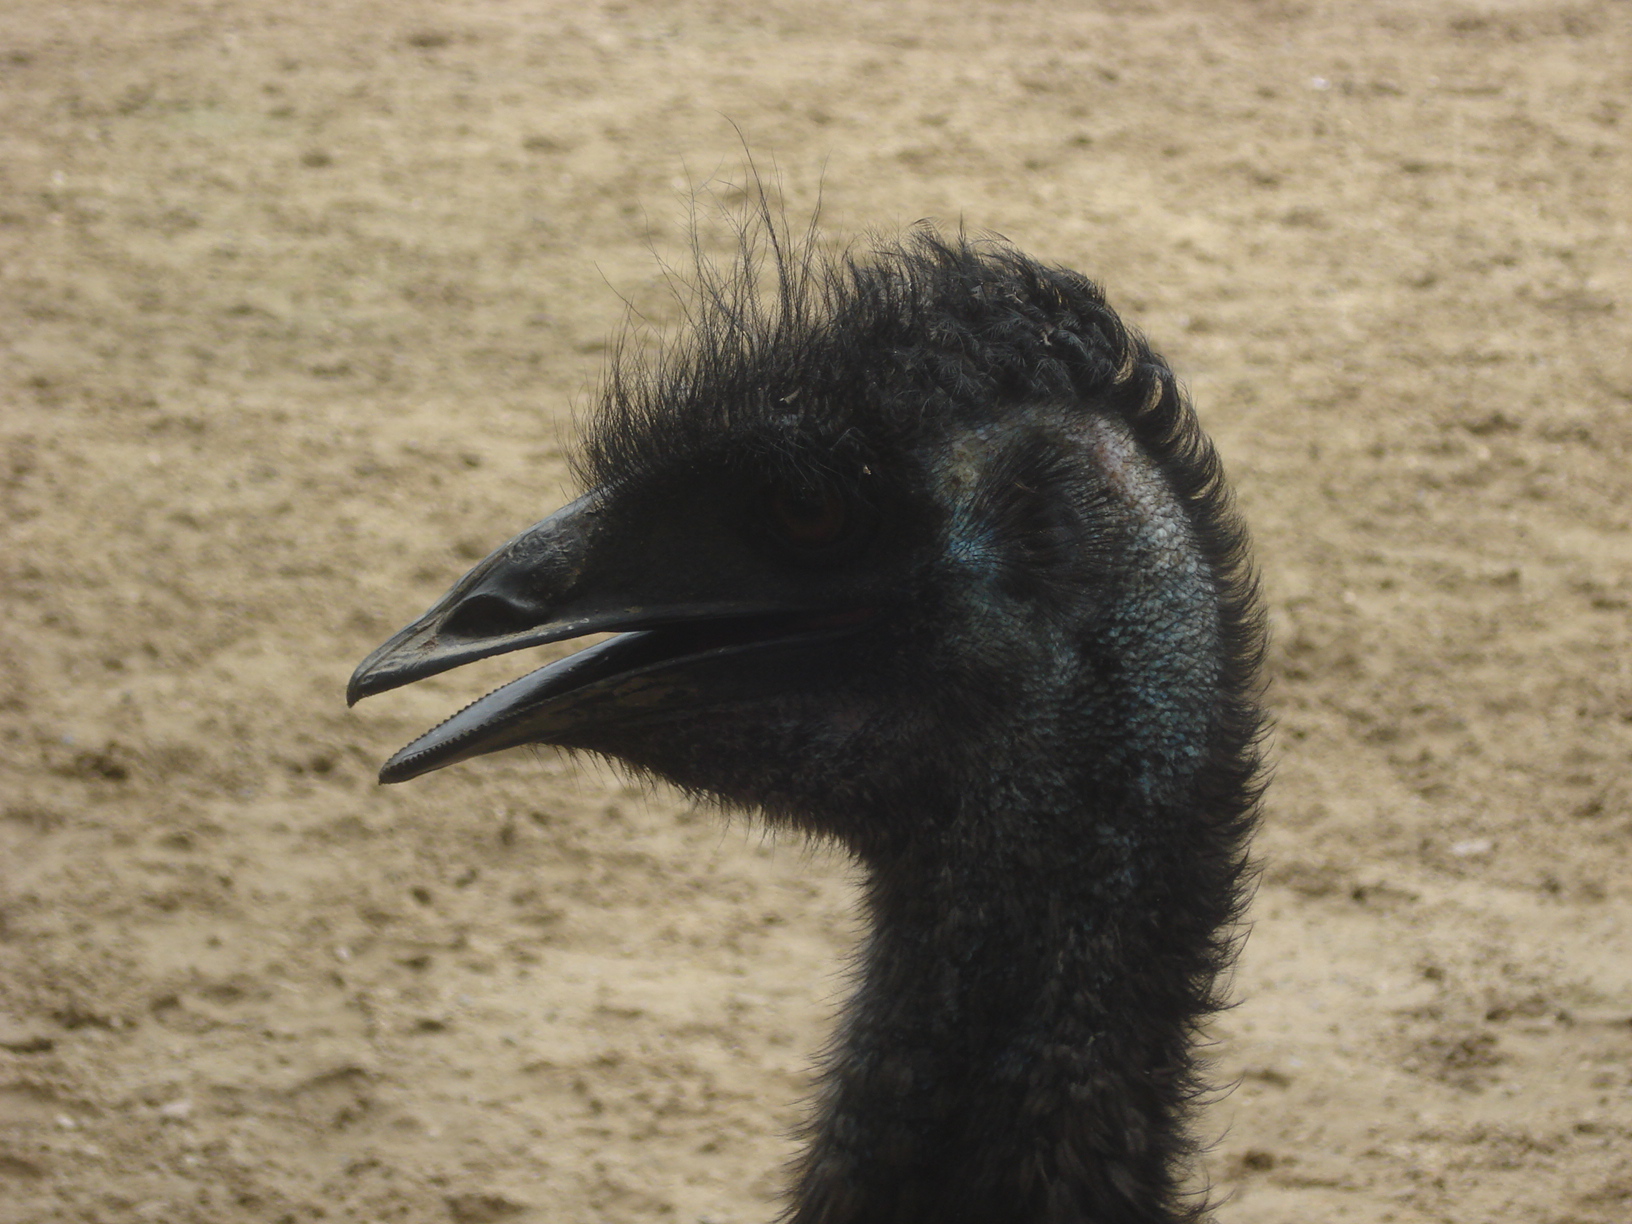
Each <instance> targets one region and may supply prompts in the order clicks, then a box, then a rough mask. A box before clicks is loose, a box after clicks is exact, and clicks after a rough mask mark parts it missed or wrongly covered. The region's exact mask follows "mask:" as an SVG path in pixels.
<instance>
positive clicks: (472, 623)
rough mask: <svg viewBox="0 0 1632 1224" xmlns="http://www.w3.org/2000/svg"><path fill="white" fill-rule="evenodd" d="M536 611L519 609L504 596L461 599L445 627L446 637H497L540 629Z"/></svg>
mask: <svg viewBox="0 0 1632 1224" xmlns="http://www.w3.org/2000/svg"><path fill="white" fill-rule="evenodd" d="M538 622H539V617H538V615H537V613H536V611H533V610H529V609H525V608H519V607H517V606H516V605H515V604H513V603H511V602H510V601H509V600H508V599H505V598H504V597H503V596H502V595H490V594H486V593H478V594H475V595H470V596H467V597H466V598H465V599H463V600H461V601H460V603H459V606H458V607H457V608H455V609H454V610H453V611H452V612H451V613H449V614H448V619H447V620H446V621H444V622H443V624H442V635H441V636H444V637H459V638H494V637H508V636H509V635H510V634H512V633H525V632H526V631H527V630H529V629H534V628H537V626H538Z"/></svg>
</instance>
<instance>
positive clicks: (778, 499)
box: [767, 486, 850, 549]
mask: <svg viewBox="0 0 1632 1224" xmlns="http://www.w3.org/2000/svg"><path fill="white" fill-rule="evenodd" d="M767 501H768V508H769V510H770V512H771V523H772V525H773V526H774V527H775V528H776V532H777V534H778V535H779V536H780V537H781V538H782V539H783V540H784V541H786V542H787V543H789V544H792V545H794V546H795V547H797V548H811V549H815V548H826V547H828V546H829V545H831V544H837V543H838V542H839V541H840V540H842V539H844V537H845V533H846V531H847V529H848V528H849V526H850V507H849V506H848V505H847V504H846V503H845V500H844V498H842V497H840V496H839V495H838V494H837V493H835V492H834V491H833V490H832V489H828V488H814V487H810V486H801V487H797V488H787V487H784V488H779V489H773V490H772V491H771V494H770V496H769V498H768V499H767Z"/></svg>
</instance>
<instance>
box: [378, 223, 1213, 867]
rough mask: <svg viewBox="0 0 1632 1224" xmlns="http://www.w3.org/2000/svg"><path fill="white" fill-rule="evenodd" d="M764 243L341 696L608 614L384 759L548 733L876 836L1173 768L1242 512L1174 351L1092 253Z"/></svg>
mask: <svg viewBox="0 0 1632 1224" xmlns="http://www.w3.org/2000/svg"><path fill="white" fill-rule="evenodd" d="M750 255H751V252H750ZM772 257H773V260H774V271H775V273H776V276H777V280H778V283H779V292H778V293H776V294H774V295H771V296H769V297H768V298H767V297H762V296H760V295H759V294H758V293H756V291H755V283H756V279H757V277H756V271H757V270H756V267H755V263H754V261H753V259H752V258H745V259H744V261H743V264H742V266H741V267H739V268H738V269H737V270H736V271H735V272H733V273H731V274H729V275H727V276H723V277H722V276H715V277H712V278H709V277H705V280H704V284H703V291H702V293H701V295H700V298H699V305H698V308H697V309H696V311H695V312H694V317H693V320H692V322H693V327H692V329H691V331H690V333H689V334H688V336H687V337H686V338H685V339H684V340H683V341H682V342H681V343H680V344H679V345H678V346H677V347H676V348H674V349H673V350H671V351H670V352H669V353H668V354H667V355H666V356H665V357H664V358H663V359H662V360H660V361H658V362H657V363H655V365H653V366H652V367H650V368H645V367H633V366H631V365H630V364H629V363H628V362H624V361H620V362H619V363H618V367H617V368H616V369H615V370H614V373H613V377H612V379H611V382H610V386H609V388H608V390H607V392H606V396H605V399H604V401H603V403H602V404H601V406H600V409H599V411H598V413H597V414H596V416H595V418H594V420H593V422H592V426H591V430H590V432H589V436H588V439H587V442H586V445H585V448H584V450H583V452H582V454H581V455H580V457H579V461H578V467H579V472H580V475H581V476H582V477H583V478H584V480H585V483H586V485H587V486H588V490H587V492H585V493H584V495H583V496H581V497H580V498H579V499H578V500H576V501H574V502H573V503H571V504H570V505H568V506H567V507H565V508H564V509H562V510H560V511H559V512H557V513H556V514H554V515H553V516H551V517H550V518H548V519H545V520H544V521H543V522H541V523H539V524H538V525H536V526H534V527H532V528H530V529H529V530H527V531H524V532H523V533H522V534H520V535H518V536H516V537H515V538H514V539H512V540H511V541H510V542H509V543H507V544H505V545H503V546H502V547H500V548H499V549H498V550H497V551H496V552H494V553H493V554H492V555H491V556H489V557H488V558H487V559H486V560H484V561H483V562H481V563H480V564H479V565H477V566H476V567H475V568H474V569H473V570H471V572H470V573H469V574H467V575H466V576H465V577H464V578H463V579H461V580H460V581H459V582H458V583H457V584H456V585H455V586H454V587H453V589H452V590H451V591H449V593H448V594H447V595H446V596H444V597H443V598H442V599H441V600H440V601H439V602H438V603H437V604H436V605H435V606H434V607H432V608H431V609H430V611H428V612H427V613H426V614H425V615H424V616H422V617H421V618H420V619H419V620H417V621H415V622H414V623H413V624H412V625H410V626H408V627H407V628H406V629H404V630H403V631H402V632H401V633H399V634H397V635H396V636H395V637H393V638H392V639H391V640H390V641H388V642H386V643H385V644H384V645H382V646H381V647H380V648H379V649H378V650H376V651H375V652H374V653H373V654H371V655H370V656H369V657H368V658H367V659H366V660H365V661H364V662H363V663H362V665H361V666H359V668H358V669H357V671H356V673H355V675H354V676H353V677H352V681H351V686H350V690H349V696H350V699H351V700H352V701H356V700H357V699H359V698H361V697H365V696H369V695H372V694H374V693H379V692H383V691H385V690H388V689H391V688H394V687H397V686H399V685H403V684H408V683H411V682H412V681H414V680H418V679H420V678H422V677H425V676H429V675H433V674H435V673H437V672H441V671H444V670H447V669H449V668H453V667H457V666H459V665H460V664H462V663H465V662H468V661H470V660H473V659H477V658H482V657H485V656H489V655H494V654H499V653H503V652H506V651H512V650H519V649H521V648H523V647H527V646H533V645H537V644H540V643H545V642H551V641H556V640H561V639H566V638H573V637H578V636H581V635H585V634H591V633H600V632H606V631H615V632H616V633H617V635H618V636H615V637H613V638H611V639H610V640H607V641H604V642H602V643H600V644H599V645H596V646H593V647H590V648H588V649H586V650H583V651H581V652H579V653H578V654H575V655H572V656H570V657H568V658H566V659H564V660H561V661H559V662H556V663H553V664H551V665H549V666H547V667H544V668H542V669H541V670H539V671H535V672H533V673H532V674H530V675H527V676H525V677H523V678H522V679H519V680H516V681H514V682H513V683H511V684H508V685H506V686H505V687H503V688H500V689H499V690H497V691H496V692H493V693H490V694H489V695H487V696H486V697H483V698H481V699H480V700H478V701H476V702H475V703H474V704H472V705H471V706H469V707H467V708H466V709H464V710H463V711H461V712H460V713H458V714H456V715H454V716H453V717H452V718H450V719H448V720H447V721H446V722H444V723H443V724H442V725H441V726H439V727H437V728H435V729H434V730H432V731H430V732H428V733H427V734H425V735H424V736H421V737H420V738H419V739H418V740H416V741H414V742H413V743H412V744H410V745H408V746H407V747H406V748H404V749H402V750H401V751H400V752H398V753H397V754H396V755H395V756H393V757H392V758H391V759H390V760H389V761H388V762H387V763H386V765H385V767H384V768H383V770H382V771H381V775H380V776H381V779H382V780H383V781H387V782H397V781H403V780H406V779H409V778H412V777H415V776H418V775H420V774H423V773H425V772H427V771H429V770H433V769H438V768H441V767H442V766H444V765H449V764H452V763H454V762H456V761H462V760H465V759H467V758H470V757H474V756H478V755H481V754H483V753H488V752H494V751H497V750H499V749H502V748H509V747H514V746H517V745H523V744H554V745H560V746H563V747H566V748H569V749H580V750H587V751H590V752H594V753H599V754H603V755H605V756H608V757H612V758H616V759H618V760H621V761H623V762H626V763H628V764H630V765H632V766H634V767H636V768H638V769H641V770H644V771H649V772H651V773H653V774H656V775H658V776H660V777H662V778H665V779H667V780H669V781H671V782H673V783H675V784H677V785H679V786H681V787H683V788H685V789H687V790H688V791H692V792H697V793H702V794H707V795H709V796H712V797H715V798H716V799H719V800H722V801H724V802H726V803H728V804H731V805H741V806H754V807H759V808H761V809H763V810H764V811H765V812H766V813H767V814H768V815H769V816H770V817H771V818H773V819H786V820H789V821H792V822H794V823H797V824H798V825H800V826H801V827H803V828H806V829H808V830H810V831H813V832H817V833H820V834H826V835H831V836H836V837H838V838H840V839H842V840H843V841H845V842H846V843H848V844H850V845H851V846H852V847H854V848H855V849H857V850H858V852H861V853H863V854H866V853H867V852H868V851H869V850H870V849H871V850H878V849H880V848H882V847H883V846H884V845H887V844H891V843H894V842H897V841H898V840H899V839H900V838H902V837H909V836H911V834H912V828H911V827H910V825H911V823H912V822H914V821H919V822H921V821H922V820H923V819H926V817H925V816H924V815H923V813H925V812H930V811H933V812H938V813H942V814H944V817H945V818H946V819H951V818H953V814H955V813H957V812H959V811H961V810H963V809H964V808H965V807H967V804H966V802H965V801H966V799H967V796H969V795H970V794H973V793H977V792H978V793H981V794H983V795H987V796H990V795H991V792H992V790H993V788H994V786H995V787H998V788H1000V789H1001V788H1003V787H1008V788H1009V789H1011V790H1016V791H1020V790H1024V789H1025V788H1026V787H1027V786H1030V785H1033V784H1035V783H1036V782H1037V781H1038V779H1039V778H1041V779H1045V780H1048V779H1052V780H1053V781H1055V782H1057V783H1059V784H1060V785H1069V786H1073V787H1078V788H1082V787H1087V788H1102V789H1105V790H1107V791H1109V790H1116V791H1117V792H1118V793H1127V794H1143V795H1146V796H1149V795H1151V794H1155V793H1158V792H1162V791H1164V790H1172V789H1174V788H1178V789H1181V790H1182V789H1183V788H1184V787H1185V786H1186V785H1188V780H1189V779H1191V778H1192V777H1193V775H1194V774H1195V770H1196V767H1197V764H1198V762H1200V761H1201V760H1202V759H1203V758H1205V757H1206V756H1207V755H1208V753H1209V751H1210V744H1211V743H1212V742H1213V741H1214V740H1215V739H1216V736H1215V734H1214V731H1215V727H1216V724H1217V723H1218V721H1219V718H1220V716H1221V713H1220V705H1219V699H1218V697H1217V694H1218V690H1219V685H1220V683H1221V680H1227V679H1228V677H1227V676H1226V675H1225V673H1227V672H1229V671H1230V670H1231V668H1232V663H1231V660H1230V658H1229V652H1228V650H1227V649H1225V647H1224V645H1223V644H1221V635H1225V636H1227V630H1228V628H1229V626H1228V625H1227V624H1226V623H1225V622H1227V621H1229V620H1230V618H1231V617H1232V616H1235V615H1236V612H1237V611H1238V609H1236V610H1233V611H1232V609H1231V607H1230V606H1228V601H1227V600H1226V602H1225V604H1224V605H1222V606H1221V604H1220V598H1221V592H1222V591H1224V590H1225V588H1226V586H1227V583H1226V581H1225V579H1226V578H1227V577H1228V575H1229V572H1230V570H1231V567H1232V566H1235V565H1237V554H1238V552H1239V548H1240V540H1239V532H1238V530H1237V529H1236V528H1235V527H1234V526H1233V519H1232V518H1231V516H1230V515H1229V513H1228V509H1227V506H1226V505H1225V503H1224V501H1223V498H1224V494H1223V492H1222V489H1221V486H1220V482H1219V479H1218V473H1217V466H1216V461H1215V460H1214V459H1213V456H1212V452H1211V449H1210V447H1209V446H1208V444H1207V443H1206V440H1205V438H1204V437H1203V436H1202V435H1201V434H1200V432H1199V430H1198V429H1197V428H1196V427H1195V424H1194V419H1193V417H1192V416H1191V414H1190V411H1189V409H1188V407H1187V406H1186V405H1185V404H1184V401H1183V399H1182V397H1181V396H1180V395H1179V394H1178V391H1177V389H1176V387H1175V385H1174V381H1173V377H1172V375H1171V373H1170V372H1169V371H1168V369H1167V367H1166V366H1165V365H1164V364H1162V362H1161V360H1160V359H1159V358H1157V357H1155V356H1154V355H1153V354H1152V353H1151V352H1150V351H1149V350H1148V348H1146V346H1145V345H1144V344H1143V342H1142V341H1141V340H1140V339H1139V338H1138V337H1136V336H1134V335H1131V334H1130V333H1129V332H1128V331H1127V330H1126V329H1125V328H1124V327H1123V326H1122V324H1121V323H1120V321H1119V320H1118V319H1117V317H1116V315H1115V314H1114V313H1113V312H1112V311H1111V310H1110V309H1109V307H1107V306H1106V304H1105V301H1104V298H1103V295H1102V294H1101V292H1100V291H1099V290H1098V289H1097V287H1095V286H1094V285H1093V284H1092V283H1090V282H1089V281H1087V280H1085V279H1084V278H1082V277H1080V276H1078V275H1076V274H1075V273H1071V272H1068V271H1064V270H1061V269H1051V268H1046V267H1043V266H1041V265H1039V264H1037V263H1035V262H1033V261H1031V260H1029V259H1027V258H1026V257H1024V256H1023V255H1021V254H1019V253H1018V252H1016V251H1014V250H1013V249H1011V248H1009V247H1007V246H1004V245H1002V244H999V243H979V244H977V243H972V242H966V241H964V240H961V239H959V240H945V239H942V238H940V237H937V236H935V235H934V234H931V233H929V232H927V231H919V232H916V233H915V234H914V235H912V236H911V237H910V238H909V239H908V240H907V241H905V242H904V243H903V244H901V245H899V246H895V247H891V248H888V249H885V250H883V251H880V252H877V253H875V254H873V255H872V256H870V257H868V258H866V259H864V260H861V259H849V258H845V259H841V260H837V261H833V262H827V261H823V260H821V259H819V258H817V257H815V256H814V255H811V254H808V253H804V254H799V253H795V254H787V253H785V251H784V249H783V248H782V247H780V246H777V245H776V244H774V243H773V244H772ZM1221 618H1222V619H1221ZM1237 619H1239V618H1238V617H1237ZM1237 670H1240V669H1237ZM1226 687H1227V685H1226Z"/></svg>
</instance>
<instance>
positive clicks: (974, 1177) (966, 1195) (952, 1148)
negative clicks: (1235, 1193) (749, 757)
mask: <svg viewBox="0 0 1632 1224" xmlns="http://www.w3.org/2000/svg"><path fill="white" fill-rule="evenodd" d="M1028 806H1029V807H1030V810H1029V811H1027V812H1025V813H1022V814H1015V813H1010V814H1008V816H1007V818H1006V819H1003V820H991V819H982V820H978V821H975V820H969V821H963V820H955V821H952V822H949V823H946V824H943V825H942V826H940V827H939V828H938V829H937V831H936V833H935V835H934V836H932V837H927V838H924V839H923V840H921V841H919V842H917V843H915V844H914V845H913V846H912V847H910V848H908V849H906V850H905V851H903V852H902V853H900V854H899V855H897V856H894V857H892V858H890V859H889V860H888V861H883V862H879V863H876V864H874V865H873V866H872V869H871V872H870V876H869V880H868V897H867V900H868V908H869V911H870V916H871V919H872V922H873V927H872V932H871V935H870V938H869V941H868V945H867V947H866V949H865V952H864V954H863V965H862V973H863V978H862V983H861V986H860V989H859V990H858V991H857V993H856V996H855V997H854V999H853V1000H852V1002H851V1005H850V1011H849V1014H848V1016H847V1017H846V1023H845V1025H844V1027H843V1029H842V1031H841V1034H840V1038H839V1045H838V1047H837V1049H836V1051H835V1054H834V1056H833V1058H832V1060H831V1062H830V1065H829V1068H828V1075H827V1083H826V1088H825V1092H824V1095H823V1103H822V1112H821V1115H820V1117H819V1118H818V1119H817V1120H816V1122H815V1123H814V1125H813V1127H812V1132H813V1134H812V1140H813V1141H812V1145H811V1148H810V1150H809V1152H808V1153H807V1155H806V1157H805V1160H804V1162H803V1167H802V1169H801V1176H800V1180H799V1184H798V1187H797V1192H796V1193H797V1198H796V1205H795V1208H794V1210H793V1212H792V1215H791V1219H792V1220H793V1221H795V1222H796V1224H840V1222H843V1224H908V1222H909V1221H911V1222H914V1224H928V1222H930V1221H934V1222H936V1224H959V1222H968V1224H976V1222H980V1224H1036V1222H1042V1221H1048V1222H1050V1224H1065V1222H1067V1221H1083V1222H1086V1221H1096V1222H1107V1221H1147V1222H1152V1224H1154V1222H1158V1221H1174V1220H1179V1219H1183V1218H1186V1214H1187V1213H1186V1212H1185V1211H1184V1210H1183V1209H1182V1207H1181V1206H1179V1205H1178V1191H1177V1186H1176V1182H1177V1180H1178V1178H1179V1177H1180V1176H1181V1175H1182V1172H1183V1170H1182V1168H1181V1167H1179V1166H1180V1165H1181V1164H1182V1159H1181V1158H1182V1156H1183V1155H1184V1153H1185V1150H1186V1149H1185V1141H1184V1138H1183V1135H1182V1130H1181V1126H1180V1123H1181V1111H1182V1105H1183V1101H1184V1099H1185V1097H1186V1096H1187V1094H1188V1086H1189V1068H1190V1063H1189V1056H1188V1053H1187V1047H1188V1043H1189V1038H1190V1036H1191V1030H1192V1027H1193V1025H1194V1023H1195V1021H1196V1019H1197V1018H1198V1015H1199V1013H1200V1012H1202V1011H1204V1010H1205V996H1206V990H1205V988H1203V989H1202V990H1200V991H1198V990H1197V989H1196V987H1195V982H1196V979H1197V976H1198V972H1200V973H1201V975H1202V976H1205V972H1204V971H1205V969H1206V967H1207V965H1208V949H1209V947H1210V942H1209V941H1210V939H1211V929H1212V925H1214V924H1216V919H1217V915H1218V913H1219V912H1220V904H1221V901H1220V899H1219V898H1216V897H1215V898H1213V899H1211V900H1209V899H1208V898H1206V897H1200V898H1196V897H1192V898H1190V899H1189V901H1190V904H1191V905H1195V906H1196V908H1195V909H1192V910H1190V913H1189V915H1188V916H1186V915H1184V914H1177V913H1174V912H1173V911H1175V910H1182V909H1187V908H1188V907H1187V906H1176V905H1175V904H1174V900H1175V895H1177V896H1183V895H1184V894H1183V892H1182V891H1181V892H1179V893H1177V894H1175V892H1174V891H1173V890H1174V889H1175V887H1177V888H1178V889H1180V890H1183V889H1186V888H1190V889H1195V888H1198V887H1199V888H1202V889H1203V890H1205V889H1206V888H1207V887H1208V883H1207V881H1204V880H1197V879H1191V880H1185V879H1184V878H1182V877H1183V874H1184V873H1183V872H1182V871H1181V872H1180V877H1179V878H1174V877H1173V876H1172V875H1171V874H1170V873H1169V872H1170V868H1172V867H1173V866H1174V864H1175V862H1176V861H1177V862H1182V859H1183V856H1185V854H1186V853H1187V848H1186V847H1184V846H1182V845H1173V844H1172V843H1173V841H1174V840H1178V841H1180V842H1182V841H1184V840H1185V839H1184V838H1183V837H1182V835H1180V836H1177V837H1176V836H1175V834H1176V830H1175V828H1174V824H1175V822H1174V821H1172V820H1170V819H1168V818H1166V817H1165V816H1164V814H1163V813H1161V812H1159V811H1155V810H1145V811H1140V812H1134V811H1130V810H1126V809H1124V810H1121V811H1118V812H1108V811H1092V810H1084V809H1083V808H1082V807H1081V806H1080V801H1078V806H1077V808H1076V810H1068V809H1065V808H1063V807H1060V808H1056V809H1055V810H1054V811H1053V812H1051V813H1050V812H1040V811H1039V810H1038V807H1037V806H1035V803H1034V804H1033V805H1028ZM988 815H989V814H988ZM1060 824H1069V825H1070V826H1071V827H1072V828H1073V829H1075V830H1076V831H1077V833H1076V836H1075V837H1074V838H1073V837H1064V838H1061V837H1059V836H1053V835H1051V834H1055V833H1058V832H1059V831H1060V830H1059V828H1058V827H1051V826H1058V825H1060ZM1141 828H1142V829H1143V833H1142V834H1141V832H1140V831H1139V830H1140V829H1141ZM1017 830H1018V833H1017ZM998 831H1001V833H999V832H998ZM1164 837H1165V838H1166V839H1167V841H1168V845H1167V846H1166V847H1164V848H1162V849H1161V850H1159V851H1158V850H1157V849H1156V843H1157V841H1158V840H1159V839H1162V838H1164ZM1062 847H1064V848H1065V850H1064V853H1063V854H1062ZM1188 849H1190V850H1193V849H1194V847H1193V846H1192V847H1189V848H1188ZM1153 856H1154V857H1153ZM1212 887H1213V891H1214V892H1217V891H1218V889H1219V887H1220V885H1219V884H1218V883H1214V884H1213V886H1212ZM1198 902H1199V905H1198V904H1197V903H1198ZM1222 904H1224V905H1227V902H1222Z"/></svg>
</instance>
